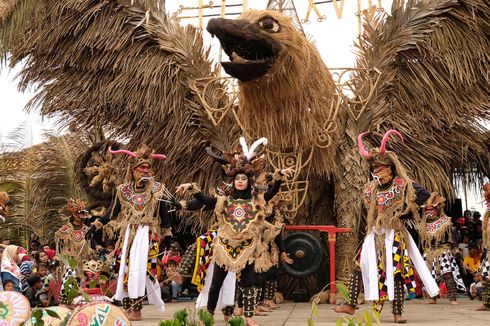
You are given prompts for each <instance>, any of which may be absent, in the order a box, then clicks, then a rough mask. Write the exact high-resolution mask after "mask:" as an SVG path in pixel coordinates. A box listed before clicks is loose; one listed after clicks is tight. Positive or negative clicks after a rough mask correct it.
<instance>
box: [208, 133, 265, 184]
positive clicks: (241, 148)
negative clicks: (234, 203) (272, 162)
mask: <svg viewBox="0 0 490 326" xmlns="http://www.w3.org/2000/svg"><path fill="white" fill-rule="evenodd" d="M267 143H268V141H267V138H265V137H262V138H260V139H258V140H256V141H255V142H254V143H253V144H252V145H251V146H250V147H249V146H248V144H247V142H246V141H245V138H244V137H240V144H239V145H238V146H237V147H236V148H235V150H233V151H231V152H225V153H223V155H222V156H220V155H217V154H216V153H214V152H213V151H212V150H211V148H210V147H208V148H206V151H207V153H208V154H209V155H210V156H211V157H212V158H213V159H215V160H216V161H217V162H218V163H220V164H221V165H222V166H223V170H224V172H225V174H226V175H227V176H228V177H234V176H236V175H237V174H246V175H247V176H254V175H257V174H259V173H260V172H262V171H263V170H264V169H265V164H266V162H267V159H266V157H265V155H263V154H261V155H259V153H260V152H259V151H258V150H259V147H260V146H262V145H267Z"/></svg>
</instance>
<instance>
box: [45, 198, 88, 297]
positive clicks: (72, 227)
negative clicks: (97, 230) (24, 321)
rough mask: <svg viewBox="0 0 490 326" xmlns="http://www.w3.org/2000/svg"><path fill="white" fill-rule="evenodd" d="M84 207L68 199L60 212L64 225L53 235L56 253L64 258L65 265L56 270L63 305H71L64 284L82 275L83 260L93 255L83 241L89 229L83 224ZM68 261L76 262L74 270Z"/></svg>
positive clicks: (80, 200) (75, 200)
mask: <svg viewBox="0 0 490 326" xmlns="http://www.w3.org/2000/svg"><path fill="white" fill-rule="evenodd" d="M86 207H87V203H86V202H85V201H84V200H83V199H73V198H70V200H68V202H67V203H66V205H65V206H64V207H63V208H62V209H61V210H60V212H61V213H63V215H64V218H63V219H64V220H66V223H65V224H64V225H63V226H61V227H60V228H59V229H58V230H57V231H56V232H55V234H54V238H55V242H56V252H57V253H58V254H61V255H62V256H64V257H65V258H66V260H65V264H63V265H62V266H60V268H58V273H57V275H58V277H61V275H62V276H63V278H62V286H61V293H60V303H61V304H65V305H66V304H70V303H71V302H70V300H69V298H68V291H66V287H65V283H66V282H70V281H71V280H70V278H75V279H76V278H77V277H80V276H81V275H82V269H83V260H85V259H87V260H89V259H90V257H91V255H92V254H93V249H92V246H91V243H90V241H89V240H86V239H85V237H86V236H87V234H88V232H89V229H90V228H89V227H88V226H87V225H85V223H84V221H85V219H86V218H88V217H89V215H88V211H87V209H86ZM70 259H75V260H76V261H77V266H76V268H70V266H69V264H68V262H67V260H70ZM72 267H73V266H72ZM70 288H71V286H70Z"/></svg>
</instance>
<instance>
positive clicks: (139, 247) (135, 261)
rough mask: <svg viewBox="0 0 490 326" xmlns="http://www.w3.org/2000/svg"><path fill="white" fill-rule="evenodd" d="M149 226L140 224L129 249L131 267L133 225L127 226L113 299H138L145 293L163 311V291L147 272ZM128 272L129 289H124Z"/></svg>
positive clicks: (149, 300)
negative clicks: (130, 240) (131, 232)
mask: <svg viewBox="0 0 490 326" xmlns="http://www.w3.org/2000/svg"><path fill="white" fill-rule="evenodd" d="M149 230H150V228H149V226H148V225H139V226H138V229H137V230H136V235H135V237H134V240H133V244H132V246H131V248H130V250H129V262H130V263H129V269H128V266H127V264H126V260H127V257H128V246H129V234H130V231H131V226H129V225H128V226H127V228H126V232H125V234H124V242H123V247H122V252H121V265H120V266H119V274H118V277H117V288H116V294H115V295H114V297H113V299H116V300H119V301H122V300H123V299H124V298H126V297H129V298H131V299H137V298H139V297H143V296H144V295H145V290H146V294H147V298H148V302H149V303H150V304H152V305H155V306H156V307H157V308H158V309H159V310H160V311H161V312H163V311H164V310H165V303H164V302H163V300H162V293H161V290H160V284H159V283H158V281H155V282H153V281H151V280H150V277H149V276H148V275H147V274H146V270H147V263H148V245H149ZM126 274H128V290H127V291H126V290H125V289H124V278H125V275H126Z"/></svg>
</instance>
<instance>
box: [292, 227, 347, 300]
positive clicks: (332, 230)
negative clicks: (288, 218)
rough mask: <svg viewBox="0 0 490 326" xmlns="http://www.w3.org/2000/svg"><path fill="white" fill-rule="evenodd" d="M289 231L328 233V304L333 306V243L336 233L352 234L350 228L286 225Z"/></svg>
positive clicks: (334, 290) (335, 290)
mask: <svg viewBox="0 0 490 326" xmlns="http://www.w3.org/2000/svg"><path fill="white" fill-rule="evenodd" d="M286 230H289V231H320V232H327V233H328V243H329V256H330V304H335V293H336V292H337V288H336V286H335V275H336V274H335V241H336V240H337V233H348V232H352V229H351V228H338V227H336V226H335V225H287V226H286Z"/></svg>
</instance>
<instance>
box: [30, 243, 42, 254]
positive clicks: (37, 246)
mask: <svg viewBox="0 0 490 326" xmlns="http://www.w3.org/2000/svg"><path fill="white" fill-rule="evenodd" d="M40 248H41V243H39V241H37V240H32V241H31V244H30V246H29V250H30V251H31V252H33V251H38V250H39V249H40Z"/></svg>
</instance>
